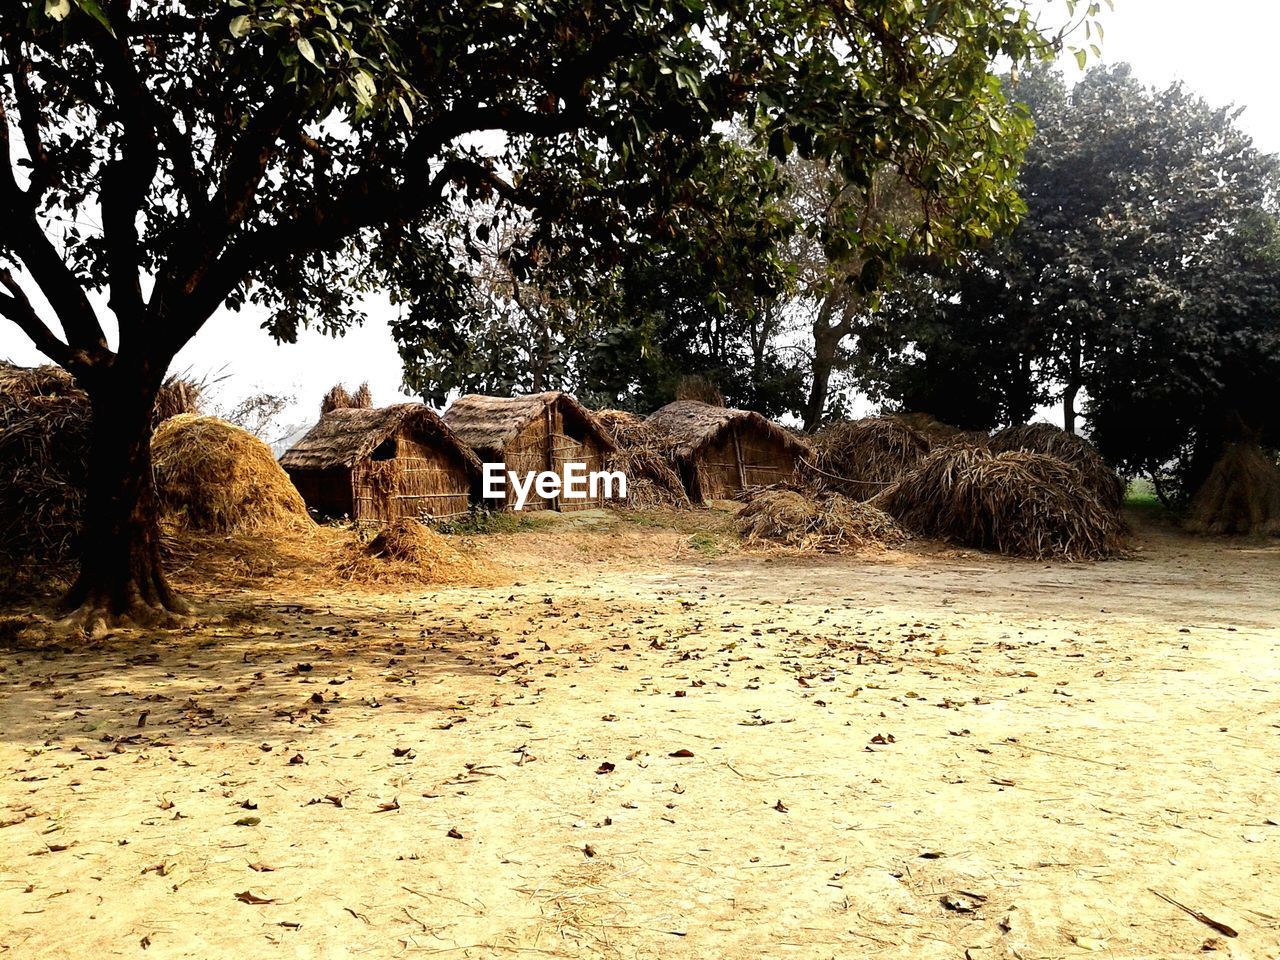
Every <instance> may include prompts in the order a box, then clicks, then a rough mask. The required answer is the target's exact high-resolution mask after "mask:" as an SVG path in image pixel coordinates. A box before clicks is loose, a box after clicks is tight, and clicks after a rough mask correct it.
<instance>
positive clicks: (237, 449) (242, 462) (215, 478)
mask: <svg viewBox="0 0 1280 960" xmlns="http://www.w3.org/2000/svg"><path fill="white" fill-rule="evenodd" d="M151 459H152V465H153V468H154V473H155V485H156V498H157V500H158V502H159V504H160V508H161V513H162V515H163V516H164V518H165V519H166V520H168V521H170V522H172V523H174V524H175V525H177V526H178V527H181V528H184V529H188V530H202V531H208V532H213V533H222V534H232V533H243V532H247V531H271V530H281V529H288V528H295V529H296V528H305V527H310V526H311V525H312V522H311V518H310V517H309V516H308V515H307V506H306V504H305V503H303V501H302V497H301V496H300V495H299V493H298V491H297V490H296V489H294V486H293V484H292V483H291V482H290V481H289V477H288V475H287V474H286V473H285V472H284V470H283V469H281V467H280V465H279V464H278V463H276V459H275V457H273V456H272V455H271V448H270V447H268V446H267V445H266V444H265V443H263V442H262V441H261V440H259V439H258V438H257V437H255V436H254V435H253V434H251V433H249V432H248V431H247V430H241V429H240V428H239V427H234V426H232V425H231V424H229V423H227V422H226V421H224V420H219V419H218V418H217V417H200V416H194V415H192V414H181V415H179V416H176V417H173V418H172V419H169V420H166V421H165V422H164V423H162V424H160V426H159V427H158V428H157V429H156V432H155V435H154V436H153V437H152V439H151Z"/></svg>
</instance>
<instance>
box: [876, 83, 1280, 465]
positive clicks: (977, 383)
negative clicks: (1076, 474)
mask: <svg viewBox="0 0 1280 960" xmlns="http://www.w3.org/2000/svg"><path fill="white" fill-rule="evenodd" d="M1014 90H1015V95H1016V97H1017V98H1018V99H1020V100H1021V101H1023V102H1025V103H1026V104H1027V105H1028V107H1029V108H1030V110H1031V112H1032V114H1033V117H1034V119H1035V121H1036V125H1037V132H1036V136H1035V139H1034V140H1033V142H1032V144H1031V146H1030V148H1029V149H1028V152H1027V159H1026V163H1025V165H1024V166H1023V169H1022V171H1021V173H1020V176H1019V181H1020V188H1021V191H1022V194H1023V196H1024V198H1025V200H1026V204H1027V212H1026V215H1025V216H1024V217H1023V218H1022V221H1021V222H1020V223H1019V225H1018V227H1017V228H1016V229H1015V230H1014V231H1013V233H1012V234H1011V235H1010V236H1008V237H1006V238H998V239H997V240H995V241H994V242H992V243H990V244H988V245H986V246H985V247H984V248H982V249H981V250H979V251H975V252H972V253H970V254H969V255H966V256H965V257H963V258H961V259H960V260H959V261H958V262H957V263H955V264H952V265H950V266H948V267H946V268H943V269H941V270H937V269H932V270H929V271H927V272H926V274H927V275H925V276H921V277H917V278H916V279H917V282H915V283H911V284H904V285H903V286H902V288H901V289H900V291H899V292H898V293H896V294H894V295H891V297H890V298H889V300H888V301H887V302H886V304H885V306H884V309H883V310H882V311H881V312H880V314H879V315H874V316H872V317H870V318H869V319H868V321H867V329H866V331H865V332H864V335H863V337H862V346H863V348H864V350H865V351H866V352H867V353H868V354H869V355H871V356H873V357H874V356H881V357H884V358H886V362H880V363H872V364H870V365H869V366H870V369H869V370H868V371H867V372H866V374H865V376H864V381H863V382H864V385H866V386H867V387H868V388H869V389H871V390H872V391H873V392H875V393H877V395H878V396H879V397H880V398H881V399H884V400H886V401H888V402H890V403H894V404H897V405H904V406H914V407H919V408H924V409H927V410H928V411H929V412H932V413H935V414H937V415H939V416H942V417H944V418H949V417H952V416H955V415H961V414H962V415H964V416H966V417H968V418H969V420H970V423H968V424H966V425H971V426H984V427H985V426H993V425H996V424H998V423H1009V422H1020V421H1021V420H1022V419H1023V418H1025V417H1027V416H1029V415H1030V414H1031V412H1032V410H1033V408H1034V407H1035V406H1037V405H1040V404H1044V403H1051V402H1055V401H1056V402H1057V403H1059V404H1061V408H1062V412H1063V419H1064V422H1065V424H1066V426H1067V429H1069V430H1076V429H1077V428H1078V427H1079V426H1080V421H1081V418H1082V417H1083V416H1087V417H1088V420H1089V421H1090V422H1089V427H1090V430H1091V433H1092V434H1093V436H1094V439H1095V440H1096V441H1097V442H1098V443H1099V444H1100V445H1101V446H1102V447H1103V449H1104V452H1106V453H1107V454H1108V455H1109V456H1110V457H1111V458H1112V459H1113V460H1114V461H1115V462H1116V463H1118V464H1120V465H1121V466H1123V467H1126V468H1127V469H1130V470H1132V471H1134V472H1147V473H1151V474H1153V475H1156V476H1157V477H1163V476H1164V475H1165V472H1166V467H1167V466H1168V465H1169V464H1171V463H1175V462H1177V463H1179V464H1180V466H1179V468H1178V469H1177V470H1176V473H1178V474H1179V475H1180V479H1181V480H1182V481H1183V483H1184V485H1187V484H1189V485H1194V483H1195V482H1196V480H1197V479H1198V478H1199V477H1200V476H1202V475H1203V473H1204V469H1205V467H1204V464H1205V462H1206V461H1211V460H1212V459H1213V458H1214V457H1215V456H1216V454H1217V453H1218V451H1219V450H1220V446H1221V442H1222V440H1223V439H1224V438H1230V437H1229V431H1231V430H1234V431H1236V432H1237V433H1242V434H1245V435H1248V436H1255V437H1257V436H1261V437H1264V438H1265V437H1266V436H1268V435H1270V436H1272V437H1275V435H1276V432H1277V426H1280V418H1278V417H1277V416H1276V415H1275V414H1274V413H1273V411H1274V410H1275V409H1276V408H1275V404H1273V403H1267V402H1262V401H1261V397H1263V396H1264V395H1265V394H1266V392H1267V391H1268V389H1270V388H1269V387H1268V384H1270V383H1274V378H1275V376H1276V375H1277V365H1278V364H1280V257H1278V256H1277V254H1278V253H1280V245H1278V244H1277V239H1276V238H1277V235H1278V233H1277V223H1278V222H1280V221H1278V220H1277V188H1278V187H1280V179H1278V177H1277V170H1278V168H1277V163H1276V160H1275V158H1273V157H1269V156H1266V155H1263V154H1260V153H1259V152H1258V151H1257V150H1256V149H1255V147H1254V146H1253V144H1252V143H1251V141H1250V140H1249V138H1248V137H1247V136H1246V135H1245V134H1244V133H1243V132H1242V131H1241V130H1240V129H1239V127H1238V126H1237V125H1236V124H1235V122H1234V120H1235V116H1234V112H1233V111H1232V110H1230V109H1226V108H1214V107H1211V106H1209V105H1207V104H1206V103H1205V102H1204V101H1203V100H1201V99H1200V98H1199V97H1197V96H1195V95H1194V94H1192V93H1190V92H1189V91H1187V90H1185V89H1184V88H1182V87H1181V86H1173V87H1169V88H1167V89H1152V88H1149V87H1145V86H1143V85H1142V84H1140V83H1139V82H1138V81H1137V80H1136V79H1135V78H1134V77H1133V76H1132V74H1131V72H1130V70H1129V68H1128V67H1127V66H1124V65H1120V66H1116V67H1108V68H1103V67H1097V68H1094V69H1093V70H1091V71H1090V72H1089V73H1087V74H1086V75H1085V76H1084V77H1082V78H1080V79H1079V80H1078V82H1076V83H1075V84H1074V85H1073V86H1070V87H1069V86H1068V85H1067V83H1066V82H1065V80H1064V78H1063V77H1062V76H1061V75H1060V74H1059V73H1057V72H1054V71H1041V70H1036V71H1031V72H1029V73H1028V74H1026V75H1024V76H1023V77H1022V78H1021V80H1020V81H1019V82H1018V84H1017V85H1016V87H1015V88H1014ZM941 370H952V371H956V372H957V374H958V375H957V376H953V377H945V376H939V371H941Z"/></svg>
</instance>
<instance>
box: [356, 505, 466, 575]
mask: <svg viewBox="0 0 1280 960" xmlns="http://www.w3.org/2000/svg"><path fill="white" fill-rule="evenodd" d="M337 572H338V577H339V578H340V579H342V580H344V581H348V582H358V583H373V582H379V581H395V580H410V581H417V582H421V583H454V582H458V581H461V580H467V579H471V578H473V577H474V575H475V572H476V570H475V565H474V564H473V563H472V562H471V561H470V560H469V559H468V558H467V557H465V556H463V555H462V554H461V553H459V552H458V551H457V550H456V549H454V548H453V546H451V545H450V543H449V541H448V539H447V538H446V537H445V536H444V535H443V534H440V533H437V532H436V531H435V530H432V529H430V528H429V527H426V526H424V525H423V524H421V523H419V522H418V521H416V520H412V519H409V518H401V519H399V520H393V521H391V522H390V523H388V524H386V525H385V526H383V527H382V528H381V529H380V530H379V531H378V533H377V534H376V535H375V536H374V537H373V539H372V540H370V541H369V542H368V543H355V544H351V545H350V547H349V548H348V550H347V552H346V553H345V554H344V555H343V556H342V557H341V558H340V560H339V561H338V571H337Z"/></svg>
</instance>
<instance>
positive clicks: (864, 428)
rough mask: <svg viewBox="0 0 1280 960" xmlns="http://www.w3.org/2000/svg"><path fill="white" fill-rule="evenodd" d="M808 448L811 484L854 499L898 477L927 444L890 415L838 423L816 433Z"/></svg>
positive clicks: (869, 494)
mask: <svg viewBox="0 0 1280 960" xmlns="http://www.w3.org/2000/svg"><path fill="white" fill-rule="evenodd" d="M814 446H815V447H816V448H817V453H816V456H815V459H814V463H813V466H814V467H815V468H816V473H817V476H816V481H817V482H818V483H819V484H820V485H821V486H823V487H826V488H828V489H831V490H835V491H838V492H840V493H843V494H845V495H846V496H850V497H855V498H857V499H859V500H869V499H870V498H871V497H873V496H875V495H876V494H878V493H879V492H880V491H881V490H883V489H884V488H885V487H886V486H888V485H889V484H891V483H893V482H895V481H897V480H899V479H901V478H902V477H903V476H904V475H905V474H907V473H908V472H910V471H911V470H914V469H915V468H916V467H917V466H919V464H920V461H921V460H923V459H924V458H925V456H926V455H927V454H928V453H929V440H928V439H927V438H926V437H925V436H924V435H923V434H922V433H920V432H919V431H917V430H915V429H914V428H913V427H911V426H909V425H908V424H906V423H904V422H903V421H901V420H899V419H897V418H894V417H868V418H866V419H863V420H843V421H841V422H839V423H835V424H832V425H831V426H829V427H826V428H825V429H824V430H822V431H821V432H820V433H819V434H818V436H817V437H816V439H815V441H814Z"/></svg>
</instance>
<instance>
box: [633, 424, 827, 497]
mask: <svg viewBox="0 0 1280 960" xmlns="http://www.w3.org/2000/svg"><path fill="white" fill-rule="evenodd" d="M647 422H648V423H649V424H650V425H651V426H653V427H654V428H656V429H658V430H660V431H662V433H663V434H665V435H666V436H667V437H669V438H670V439H671V443H672V447H671V451H672V456H673V458H674V461H675V464H676V467H677V469H678V470H679V471H680V478H681V480H683V481H684V488H685V491H686V492H687V493H688V494H689V499H690V500H692V501H693V502H694V503H705V502H706V501H708V500H728V499H732V498H733V497H734V496H736V495H737V494H738V493H739V492H740V491H742V490H747V489H749V488H751V487H765V486H772V485H773V484H776V483H784V482H787V481H789V480H791V479H793V478H794V477H795V475H796V471H797V469H798V468H799V466H800V461H801V460H802V459H807V458H809V457H811V456H812V451H811V450H810V449H809V446H808V444H806V443H805V442H804V441H803V440H801V439H800V438H799V437H797V436H795V435H794V434H792V433H790V432H788V431H787V430H784V429H783V428H782V427H780V426H779V425H778V424H776V423H774V422H772V421H771V420H768V419H766V418H765V417H763V416H761V415H760V414H758V413H755V412H754V411H751V410H734V409H732V408H730V407H715V406H712V405H710V404H707V403H701V402H699V401H697V400H677V401H675V402H674V403H669V404H667V405H666V406H665V407H663V408H662V409H660V410H657V411H655V412H654V413H652V414H650V415H649V418H648V421H647Z"/></svg>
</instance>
